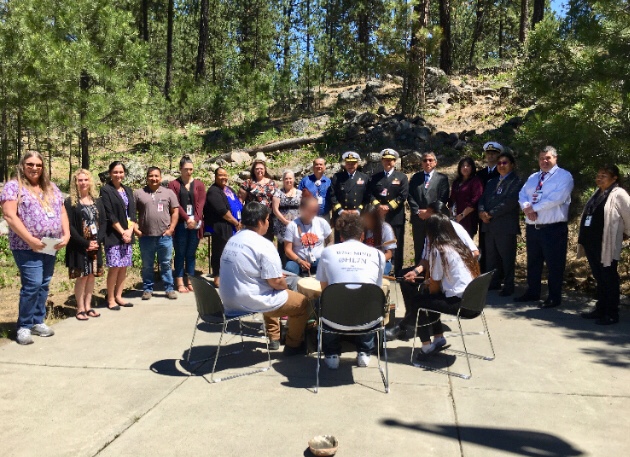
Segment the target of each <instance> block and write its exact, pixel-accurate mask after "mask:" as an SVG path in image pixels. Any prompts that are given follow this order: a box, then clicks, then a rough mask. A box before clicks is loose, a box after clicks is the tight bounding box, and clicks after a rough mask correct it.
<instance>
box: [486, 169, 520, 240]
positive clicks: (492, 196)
mask: <svg viewBox="0 0 630 457" xmlns="http://www.w3.org/2000/svg"><path fill="white" fill-rule="evenodd" d="M522 186H523V183H522V182H521V180H520V178H519V177H518V176H517V175H516V173H514V172H512V173H510V174H509V175H508V176H507V177H506V178H505V179H504V180H503V182H502V183H499V178H493V179H491V180H490V181H488V184H487V185H486V189H485V190H484V191H483V195H482V196H481V199H480V200H479V206H478V208H479V212H480V213H481V212H483V211H486V212H488V213H489V214H490V215H491V216H492V219H490V223H488V224H486V223H485V222H482V223H481V231H482V232H484V233H486V232H492V233H505V234H509V235H517V234H519V233H521V226H520V223H519V220H520V219H519V217H520V212H521V208H520V206H519V204H518V193H519V192H520V190H521V187H522Z"/></svg>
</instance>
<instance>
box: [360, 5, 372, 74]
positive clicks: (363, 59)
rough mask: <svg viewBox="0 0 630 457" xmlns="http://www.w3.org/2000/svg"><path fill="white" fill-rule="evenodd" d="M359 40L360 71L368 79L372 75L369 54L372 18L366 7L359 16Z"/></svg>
mask: <svg viewBox="0 0 630 457" xmlns="http://www.w3.org/2000/svg"><path fill="white" fill-rule="evenodd" d="M357 41H358V43H359V59H360V63H359V73H360V74H361V76H363V77H364V78H365V79H366V80H367V79H368V78H369V77H370V74H369V67H370V65H369V55H368V50H369V49H370V18H369V13H368V12H367V11H365V8H363V9H362V10H361V12H360V13H359V15H358V17H357Z"/></svg>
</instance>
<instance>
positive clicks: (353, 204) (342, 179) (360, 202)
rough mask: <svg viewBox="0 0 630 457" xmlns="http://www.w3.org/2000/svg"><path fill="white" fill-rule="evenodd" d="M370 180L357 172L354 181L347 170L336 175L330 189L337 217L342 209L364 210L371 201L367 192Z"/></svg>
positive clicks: (333, 208)
mask: <svg viewBox="0 0 630 457" xmlns="http://www.w3.org/2000/svg"><path fill="white" fill-rule="evenodd" d="M368 181H369V178H368V176H367V175H366V174H364V173H361V172H360V171H357V172H355V173H354V176H353V177H352V179H350V176H349V175H348V172H347V171H346V170H343V171H340V172H339V173H335V175H334V176H333V177H332V180H331V185H330V187H329V188H328V192H329V198H330V204H331V206H332V211H333V215H334V216H337V215H338V214H339V210H341V209H355V210H362V209H363V207H364V206H365V205H366V204H367V203H368V201H369V197H370V196H369V194H368V192H367V187H368Z"/></svg>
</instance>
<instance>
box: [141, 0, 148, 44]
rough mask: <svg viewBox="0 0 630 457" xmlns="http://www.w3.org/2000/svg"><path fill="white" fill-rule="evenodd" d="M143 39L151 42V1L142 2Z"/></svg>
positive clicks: (143, 0) (144, 0)
mask: <svg viewBox="0 0 630 457" xmlns="http://www.w3.org/2000/svg"><path fill="white" fill-rule="evenodd" d="M142 39H143V40H144V41H149V0H142Z"/></svg>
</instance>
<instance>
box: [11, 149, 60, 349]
mask: <svg viewBox="0 0 630 457" xmlns="http://www.w3.org/2000/svg"><path fill="white" fill-rule="evenodd" d="M0 205H2V212H3V214H4V219H5V220H6V221H7V224H8V225H9V247H10V249H11V252H12V253H13V258H14V259H15V263H16V264H17V267H18V269H19V270H20V280H21V281H22V288H21V289H20V305H19V307H20V308H19V314H18V321H17V328H18V331H17V342H18V343H19V344H31V343H33V338H32V335H38V336H52V335H54V334H55V332H54V331H53V330H52V329H51V328H50V327H48V326H47V325H46V324H44V318H45V317H46V301H47V300H48V289H49V286H50V280H51V279H52V276H53V273H54V269H55V258H56V251H58V250H59V249H61V248H63V247H64V246H66V245H67V244H68V241H69V240H70V228H69V226H68V215H67V214H66V209H65V208H64V205H63V196H62V195H61V192H60V191H59V189H58V188H57V186H56V185H54V184H53V183H52V182H50V179H49V178H48V174H47V173H46V168H45V167H44V158H43V157H42V156H41V154H40V153H39V152H36V151H29V152H27V153H26V154H24V155H23V156H22V158H21V159H20V162H19V163H18V166H17V178H16V179H14V180H11V181H9V182H7V183H6V184H5V186H4V189H3V190H2V194H0ZM44 238H48V239H57V240H59V241H58V242H57V243H56V244H55V245H54V246H53V247H54V251H53V253H52V255H51V254H49V253H43V252H41V251H42V250H43V249H44V248H46V247H47V245H46V244H44V243H43V242H42V239H44ZM45 241H47V240H45Z"/></svg>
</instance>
